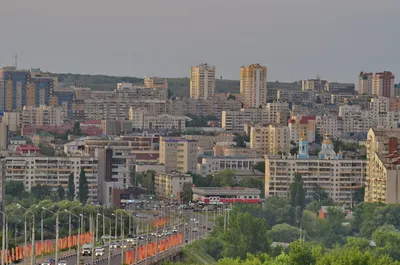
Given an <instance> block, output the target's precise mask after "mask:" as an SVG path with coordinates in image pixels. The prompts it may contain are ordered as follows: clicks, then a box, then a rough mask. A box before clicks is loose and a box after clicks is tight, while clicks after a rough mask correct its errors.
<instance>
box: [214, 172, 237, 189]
mask: <svg viewBox="0 0 400 265" xmlns="http://www.w3.org/2000/svg"><path fill="white" fill-rule="evenodd" d="M235 184H236V180H235V171H233V170H230V169H225V170H222V171H220V172H218V173H217V174H215V175H214V178H213V180H212V186H215V187H232V186H234V185H235Z"/></svg>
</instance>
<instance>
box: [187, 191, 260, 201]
mask: <svg viewBox="0 0 400 265" xmlns="http://www.w3.org/2000/svg"><path fill="white" fill-rule="evenodd" d="M192 191H193V200H194V201H197V202H201V203H204V204H223V203H261V200H260V195H261V190H259V189H251V188H241V187H235V188H217V187H193V188H192Z"/></svg>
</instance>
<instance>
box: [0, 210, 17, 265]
mask: <svg viewBox="0 0 400 265" xmlns="http://www.w3.org/2000/svg"><path fill="white" fill-rule="evenodd" d="M20 208H21V205H19V204H17V209H15V210H14V211H12V212H11V213H9V214H8V218H10V217H11V216H12V215H13V214H14V213H15V212H16V211H18V210H19V209H20ZM5 216H6V218H7V214H5ZM5 221H6V222H5V223H6V229H5V230H6V231H5V236H4V237H3V240H4V239H5V241H6V243H5V244H3V253H4V252H5V251H4V246H5V247H6V250H8V220H5ZM3 232H4V229H3ZM3 255H4V254H3ZM3 262H4V259H3ZM6 263H7V264H8V259H7V261H6ZM3 264H4V263H3Z"/></svg>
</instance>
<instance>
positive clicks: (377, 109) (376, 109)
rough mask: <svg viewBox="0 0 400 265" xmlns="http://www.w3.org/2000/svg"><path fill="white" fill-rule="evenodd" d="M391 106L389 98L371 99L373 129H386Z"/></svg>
mask: <svg viewBox="0 0 400 265" xmlns="http://www.w3.org/2000/svg"><path fill="white" fill-rule="evenodd" d="M389 105H390V104H389V98H387V97H375V98H371V102H370V111H371V115H372V119H373V124H372V127H378V128H384V127H386V126H387V118H388V112H389Z"/></svg>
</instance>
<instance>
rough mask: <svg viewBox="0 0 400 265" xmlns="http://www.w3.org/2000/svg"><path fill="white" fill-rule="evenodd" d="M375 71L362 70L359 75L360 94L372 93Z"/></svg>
mask: <svg viewBox="0 0 400 265" xmlns="http://www.w3.org/2000/svg"><path fill="white" fill-rule="evenodd" d="M373 76H374V74H373V73H366V72H360V74H359V75H358V94H359V95H372V78H373Z"/></svg>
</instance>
